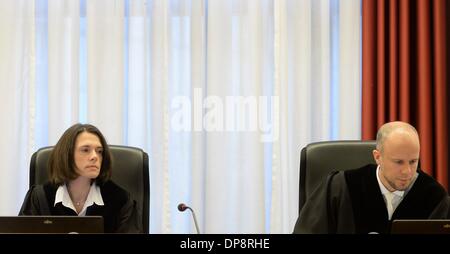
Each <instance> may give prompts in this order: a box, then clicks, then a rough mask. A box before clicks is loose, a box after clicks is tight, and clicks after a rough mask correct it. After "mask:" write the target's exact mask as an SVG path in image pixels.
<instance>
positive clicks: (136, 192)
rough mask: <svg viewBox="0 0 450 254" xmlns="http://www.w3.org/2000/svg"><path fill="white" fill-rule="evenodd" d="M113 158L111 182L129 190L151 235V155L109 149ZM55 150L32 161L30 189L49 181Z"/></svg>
mask: <svg viewBox="0 0 450 254" xmlns="http://www.w3.org/2000/svg"><path fill="white" fill-rule="evenodd" d="M109 148H110V150H111V155H112V161H113V168H112V172H113V173H112V180H113V181H114V182H115V183H117V184H118V185H120V186H121V187H122V188H124V189H125V190H127V191H128V192H129V193H130V195H131V198H132V199H134V200H136V203H137V205H138V209H139V214H140V215H142V224H143V225H142V226H143V227H142V228H143V229H144V233H148V232H149V204H150V183H149V181H150V179H149V170H148V155H147V153H146V152H144V151H143V150H142V149H140V148H136V147H129V146H118V145H110V146H109ZM52 149H53V147H52V146H49V147H43V148H41V149H39V150H37V151H36V152H35V153H34V154H33V155H32V157H31V163H30V187H31V186H33V185H35V184H43V183H45V182H47V181H48V172H47V162H48V158H49V157H50V152H51V151H52Z"/></svg>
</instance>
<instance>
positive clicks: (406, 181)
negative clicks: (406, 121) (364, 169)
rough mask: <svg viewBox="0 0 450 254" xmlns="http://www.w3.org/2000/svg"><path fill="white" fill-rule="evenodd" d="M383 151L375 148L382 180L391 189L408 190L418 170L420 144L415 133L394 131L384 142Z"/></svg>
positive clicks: (374, 153) (375, 156) (374, 152)
mask: <svg viewBox="0 0 450 254" xmlns="http://www.w3.org/2000/svg"><path fill="white" fill-rule="evenodd" d="M382 147H383V148H382V149H381V150H382V151H378V150H374V151H373V155H374V158H375V161H376V162H377V164H378V165H380V175H379V176H380V180H381V182H382V183H383V184H384V186H385V187H386V188H387V189H388V190H389V191H395V190H400V191H403V190H406V189H407V188H408V187H409V185H410V184H411V182H412V180H413V179H414V176H415V174H416V172H417V166H418V162H419V153H420V145H419V139H418V137H417V135H416V134H415V133H410V132H394V133H391V134H390V135H389V136H388V137H387V138H386V139H385V141H384V143H383V146H382Z"/></svg>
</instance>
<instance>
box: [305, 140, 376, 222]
mask: <svg viewBox="0 0 450 254" xmlns="http://www.w3.org/2000/svg"><path fill="white" fill-rule="evenodd" d="M375 144H376V142H375V141H359V140H358V141H357V140H342V141H324V142H317V143H311V144H309V145H307V146H306V147H304V148H303V149H302V151H301V155H300V186H299V188H300V190H299V210H298V211H299V213H300V211H301V210H302V208H303V205H304V204H305V202H306V200H307V199H308V197H309V196H310V195H311V193H312V192H313V191H314V190H315V189H316V188H317V186H318V185H319V184H320V183H321V181H323V180H324V179H325V177H326V176H327V175H328V174H329V173H330V172H331V171H334V170H345V169H354V168H359V167H362V166H364V165H367V164H375V160H374V159H373V155H372V151H373V150H374V149H375Z"/></svg>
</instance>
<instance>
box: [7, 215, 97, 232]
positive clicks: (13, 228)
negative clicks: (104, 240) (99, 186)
mask: <svg viewBox="0 0 450 254" xmlns="http://www.w3.org/2000/svg"><path fill="white" fill-rule="evenodd" d="M103 231H104V225H103V217H102V216H0V233H74V234H76V233H103Z"/></svg>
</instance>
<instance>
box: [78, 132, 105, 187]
mask: <svg viewBox="0 0 450 254" xmlns="http://www.w3.org/2000/svg"><path fill="white" fill-rule="evenodd" d="M102 152H103V147H102V144H101V142H100V139H99V138H98V137H97V135H95V134H92V133H89V132H82V133H80V134H79V135H78V137H77V140H76V142H75V155H74V160H75V166H76V168H75V172H76V173H77V174H78V175H80V176H83V177H87V178H89V179H95V178H97V176H98V175H99V174H100V168H101V165H102V159H103V157H102Z"/></svg>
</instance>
